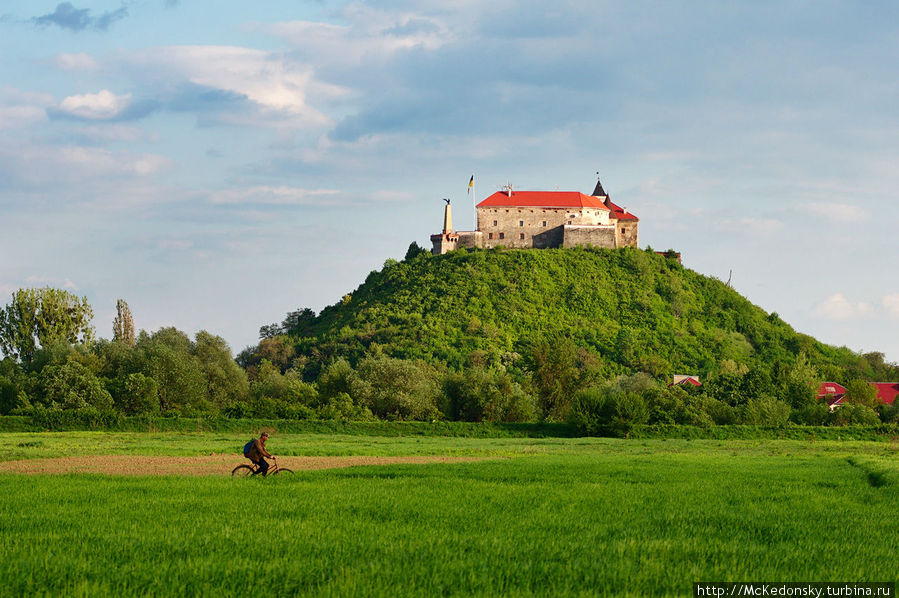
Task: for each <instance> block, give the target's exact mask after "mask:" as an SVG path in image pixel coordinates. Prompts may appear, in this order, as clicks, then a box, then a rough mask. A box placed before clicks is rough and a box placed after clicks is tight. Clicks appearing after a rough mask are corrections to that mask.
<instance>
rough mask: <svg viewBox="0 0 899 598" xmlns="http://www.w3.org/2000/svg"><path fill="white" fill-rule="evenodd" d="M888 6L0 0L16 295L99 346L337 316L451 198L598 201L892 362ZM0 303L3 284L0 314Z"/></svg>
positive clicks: (234, 338)
mask: <svg viewBox="0 0 899 598" xmlns="http://www.w3.org/2000/svg"><path fill="white" fill-rule="evenodd" d="M897 17H899V8H897V5H895V4H894V3H889V2H867V3H854V2H836V1H827V0H822V1H821V2H815V3H810V2H780V1H779V2H765V1H759V2H726V3H724V2H717V1H715V2H712V1H710V2H702V1H691V2H602V1H596V0H591V1H584V2H580V1H570V2H564V1H562V2H553V3H546V2H536V1H535V2H511V1H503V0H497V1H494V2H490V3H485V2H473V1H467V0H463V1H459V2H446V1H445V0H441V1H440V2H437V1H430V0H419V1H408V2H407V1H385V2H377V3H358V2H349V3H348V2H329V1H321V2H318V1H308V2H299V1H283V2H279V1H275V0H272V1H267V2H261V3H247V2H238V1H228V0H226V1H220V2H207V1H196V0H180V1H175V0H132V1H125V2H121V1H92V2H88V1H85V0H73V1H72V2H63V3H59V2H57V1H51V2H44V1H41V0H28V1H15V0H14V1H9V0H7V1H5V2H3V3H2V5H0V56H2V59H0V221H2V225H3V226H2V230H3V234H2V236H0V296H3V297H8V296H9V294H10V293H12V292H13V291H14V290H15V289H17V288H19V287H24V286H43V285H52V286H58V287H64V288H68V289H70V290H72V291H74V292H76V293H78V294H80V295H86V296H87V297H88V298H89V300H90V302H91V304H92V305H93V307H94V310H95V312H96V319H95V322H94V323H95V325H96V328H97V331H98V333H99V334H100V336H104V337H109V336H111V326H112V319H113V315H114V309H115V303H116V299H118V298H124V299H126V300H127V301H128V302H129V304H130V305H131V308H132V312H133V313H134V317H135V322H136V325H137V326H138V327H139V328H144V329H147V330H155V329H157V328H159V327H161V326H167V325H174V326H177V327H178V328H180V329H182V330H185V331H187V332H190V333H193V332H196V331H197V330H200V329H206V330H209V331H210V332H213V333H215V334H220V335H222V336H224V337H225V338H226V339H227V340H228V341H229V343H230V344H231V346H232V348H233V349H234V351H235V352H237V351H239V350H241V349H242V348H243V347H245V346H247V345H249V344H252V343H255V342H256V340H257V331H258V329H259V327H260V326H261V325H263V324H267V323H270V322H273V321H280V320H281V319H282V317H283V315H284V314H285V313H286V312H287V311H291V310H293V309H296V308H299V307H307V306H308V307H311V308H313V309H315V310H320V309H321V308H322V307H324V306H325V305H328V304H331V303H334V302H336V301H337V300H339V299H340V297H342V296H343V294H345V293H347V292H349V291H351V290H353V289H354V288H355V287H356V286H357V285H358V284H359V283H361V281H362V280H363V279H364V278H365V276H366V274H367V273H368V272H369V271H371V270H373V269H376V268H379V267H380V266H381V265H382V264H383V262H384V260H386V259H388V258H402V256H403V254H404V253H405V250H406V248H407V246H408V245H409V243H410V242H412V241H417V242H418V243H419V244H421V245H428V236H429V234H430V233H432V232H436V231H437V230H438V229H439V228H440V225H441V222H442V205H443V204H442V202H441V201H440V198H442V197H450V198H453V199H454V200H455V201H454V206H456V212H455V214H456V218H455V220H456V228H460V229H468V228H470V227H471V215H470V214H471V210H470V209H468V208H466V205H468V204H467V203H466V202H468V198H467V197H466V191H465V190H466V185H467V182H468V178H469V176H471V174H472V173H475V177H476V183H477V187H476V191H477V195H478V196H479V198H483V197H484V196H486V195H488V194H490V193H492V192H493V191H495V190H497V189H499V188H500V186H502V185H503V184H505V183H513V184H514V185H515V186H516V187H517V188H519V189H561V190H580V191H584V192H589V191H591V190H592V188H593V184H594V183H595V175H594V173H595V172H596V171H597V170H598V171H600V172H601V174H602V180H603V185H604V187H605V189H606V190H607V191H608V192H609V193H610V194H611V196H612V198H613V200H614V201H615V202H616V203H618V204H620V205H624V206H626V207H628V208H629V209H630V210H631V211H633V212H634V213H636V214H637V215H638V216H640V218H641V221H640V243H641V246H646V245H651V246H652V247H654V248H656V249H667V248H674V249H676V250H678V251H681V252H682V253H683V256H684V263H685V265H686V266H687V267H689V268H692V269H694V270H697V271H698V272H701V273H703V274H707V275H711V276H716V277H718V278H720V279H722V280H726V279H727V278H728V276H729V273H730V272H731V271H733V285H734V287H735V288H736V289H737V290H739V291H740V292H742V293H743V294H744V295H746V296H747V297H748V298H749V299H750V300H751V301H753V302H754V303H756V304H757V305H759V306H761V307H762V308H764V309H766V310H767V311H776V312H778V313H779V314H780V315H781V317H782V318H783V319H785V320H786V321H788V322H790V323H791V324H792V325H793V326H794V327H795V328H796V329H797V330H800V331H802V332H805V333H808V334H812V335H814V336H816V337H818V338H819V339H821V340H823V341H825V342H829V343H832V344H837V345H846V346H848V347H850V348H852V349H853V350H858V351H882V352H884V353H886V355H887V357H888V359H890V360H893V361H896V360H899V335H897V331H899V278H897V276H896V270H895V269H894V268H895V267H896V257H895V256H896V252H895V250H894V246H895V242H896V234H895V223H896V222H897V221H899V197H897V195H899V192H897V189H899V168H897V164H899V141H897V140H899V115H897V110H896V106H897V105H899V97H897V96H899V76H897V75H899V72H897V71H899V66H897V65H899V62H897V60H896V56H897V55H899V19H897ZM4 302H5V301H4Z"/></svg>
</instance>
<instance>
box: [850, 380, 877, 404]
mask: <svg viewBox="0 0 899 598" xmlns="http://www.w3.org/2000/svg"><path fill="white" fill-rule="evenodd" d="M844 401H845V402H846V403H854V404H856V405H863V406H865V407H867V408H868V409H877V408H878V407H879V406H880V399H878V398H877V389H875V388H874V387H873V386H872V385H871V384H869V383H867V382H865V381H864V380H850V381H849V384H847V385H846V396H845V398H844Z"/></svg>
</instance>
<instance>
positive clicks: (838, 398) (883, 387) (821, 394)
mask: <svg viewBox="0 0 899 598" xmlns="http://www.w3.org/2000/svg"><path fill="white" fill-rule="evenodd" d="M868 384H870V385H871V386H873V387H874V390H876V391H877V398H878V399H880V402H881V403H885V404H887V405H892V404H893V403H894V402H895V400H896V396H897V395H899V382H869V383H868ZM817 396H818V399H819V400H820V399H824V398H827V404H828V405H829V406H831V407H833V406H834V405H842V404H843V397H845V396H846V387H845V386H842V385H840V384H837V383H836V382H822V383H821V386H819V387H818V393H817Z"/></svg>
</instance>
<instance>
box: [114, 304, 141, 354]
mask: <svg viewBox="0 0 899 598" xmlns="http://www.w3.org/2000/svg"><path fill="white" fill-rule="evenodd" d="M115 308H116V317H115V319H114V320H113V321H112V340H114V341H116V342H119V343H122V344H125V345H128V346H129V347H133V346H134V342H135V339H134V318H132V317H131V310H130V309H129V308H128V302H126V301H125V300H124V299H119V300H118V301H116V304H115Z"/></svg>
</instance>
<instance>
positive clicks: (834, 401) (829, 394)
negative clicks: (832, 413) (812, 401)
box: [817, 382, 846, 408]
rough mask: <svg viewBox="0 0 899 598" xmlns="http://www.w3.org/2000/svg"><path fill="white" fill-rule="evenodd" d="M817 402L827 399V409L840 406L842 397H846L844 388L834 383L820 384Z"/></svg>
mask: <svg viewBox="0 0 899 598" xmlns="http://www.w3.org/2000/svg"><path fill="white" fill-rule="evenodd" d="M817 396H818V400H821V399H825V398H826V399H827V405H828V407H831V408H833V406H834V405H841V404H842V403H843V397H845V396H846V387H845V386H843V385H842V384H837V383H836V382H822V383H821V386H819V387H818V393H817Z"/></svg>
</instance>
